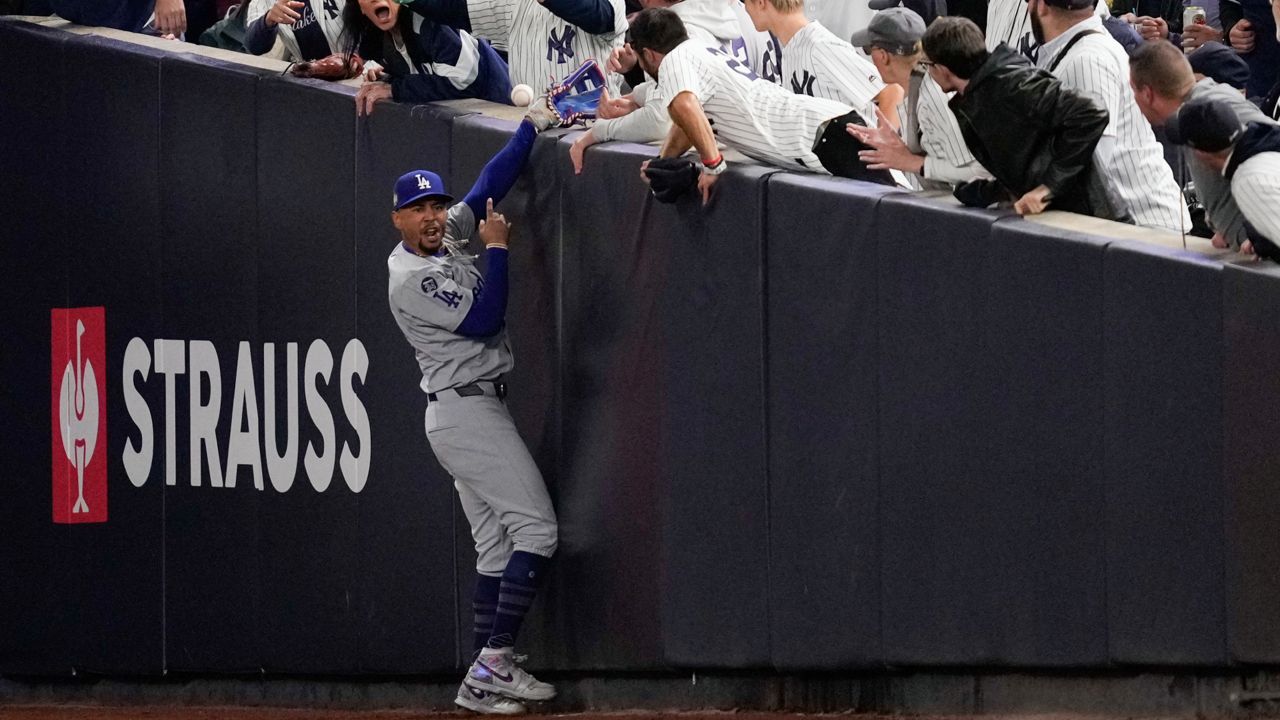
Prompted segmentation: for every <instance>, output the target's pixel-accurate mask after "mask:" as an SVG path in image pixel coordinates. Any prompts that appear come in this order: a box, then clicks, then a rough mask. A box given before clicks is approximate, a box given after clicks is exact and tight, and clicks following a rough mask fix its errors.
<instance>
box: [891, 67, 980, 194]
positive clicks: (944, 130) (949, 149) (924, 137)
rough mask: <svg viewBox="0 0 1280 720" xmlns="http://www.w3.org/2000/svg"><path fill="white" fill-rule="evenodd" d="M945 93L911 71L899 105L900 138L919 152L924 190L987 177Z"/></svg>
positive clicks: (933, 83) (936, 85)
mask: <svg viewBox="0 0 1280 720" xmlns="http://www.w3.org/2000/svg"><path fill="white" fill-rule="evenodd" d="M950 99H951V95H950V94H949V93H945V92H943V91H942V88H941V87H939V86H938V83H936V82H934V80H933V78H932V77H930V76H929V75H928V74H927V73H921V72H919V71H916V72H913V73H912V76H911V92H909V93H908V94H907V97H906V98H904V99H903V102H902V104H901V105H899V112H898V117H900V118H902V135H903V140H905V141H906V143H907V147H909V148H911V151H912V152H914V153H923V154H924V156H925V158H924V172H923V173H921V177H922V178H924V179H925V180H926V181H932V182H926V183H925V187H927V188H939V187H942V186H948V185H954V184H958V183H962V182H968V181H969V180H973V179H976V178H990V177H991V174H990V173H988V172H987V170H986V168H984V167H982V164H981V163H979V162H978V160H977V158H975V157H974V156H973V153H971V152H969V147H968V146H967V145H965V142H964V135H963V134H962V133H961V132H960V123H959V122H957V121H956V116H955V113H953V112H951V108H950V106H948V105H947V102H948V101H949V100H950Z"/></svg>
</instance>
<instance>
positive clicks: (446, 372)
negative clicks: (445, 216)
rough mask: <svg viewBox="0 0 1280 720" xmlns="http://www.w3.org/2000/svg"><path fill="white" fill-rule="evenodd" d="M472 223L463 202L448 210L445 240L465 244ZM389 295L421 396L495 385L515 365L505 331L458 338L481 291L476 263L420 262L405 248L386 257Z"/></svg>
mask: <svg viewBox="0 0 1280 720" xmlns="http://www.w3.org/2000/svg"><path fill="white" fill-rule="evenodd" d="M475 231H476V221H475V216H474V215H473V214H472V212H471V208H470V207H468V206H467V204H466V203H461V202H460V203H458V204H457V205H454V206H453V207H451V208H449V220H448V224H447V227H446V229H445V234H446V236H447V237H448V238H449V239H450V240H451V241H452V240H454V239H457V240H461V241H464V242H465V241H467V240H470V239H471V237H472V236H473V235H474V234H475ZM387 271H388V275H389V277H388V282H387V295H388V299H389V300H390V303H391V312H392V314H393V315H394V316H395V319H396V324H397V325H399V326H400V331H401V332H403V333H404V336H405V339H407V340H408V341H409V344H410V345H412V346H413V351H414V354H415V355H416V356H417V359H418V367H419V368H420V369H421V370H422V391H423V392H427V393H433V392H439V391H440V390H445V389H448V388H454V387H458V386H460V385H467V384H470V383H473V382H475V381H477V380H493V379H496V378H497V377H498V376H500V375H502V374H504V373H506V372H508V371H510V370H511V367H512V365H513V361H512V357H511V347H510V346H509V345H508V343H507V332H506V330H503V331H502V332H500V333H498V334H497V335H494V336H493V337H490V338H469V337H465V336H462V335H459V334H457V333H456V332H455V331H456V330H457V329H458V325H459V324H461V323H462V321H463V319H464V318H466V316H467V312H468V311H469V310H470V309H471V305H472V304H473V303H474V302H475V296H476V291H477V290H478V289H481V288H483V287H484V281H483V279H482V278H481V276H480V271H479V270H477V269H476V267H475V258H460V257H454V256H449V255H442V256H431V257H420V256H419V255H417V254H415V253H413V252H410V251H409V249H408V248H406V247H405V246H404V244H403V243H400V244H397V245H396V247H395V249H394V250H393V251H392V252H391V255H390V256H389V257H388V258H387Z"/></svg>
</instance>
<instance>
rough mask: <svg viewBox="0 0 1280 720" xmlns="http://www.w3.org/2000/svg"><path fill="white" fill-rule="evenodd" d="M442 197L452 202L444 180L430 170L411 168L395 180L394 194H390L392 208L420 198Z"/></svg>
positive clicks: (398, 207)
mask: <svg viewBox="0 0 1280 720" xmlns="http://www.w3.org/2000/svg"><path fill="white" fill-rule="evenodd" d="M436 197H438V198H444V199H445V201H446V202H453V196H452V195H450V194H449V192H448V191H447V190H445V189H444V181H443V180H441V179H440V176H439V175H437V174H435V173H433V172H431V171H430V170H412V171H410V172H407V173H405V174H403V175H401V176H400V179H399V180H396V189H395V194H394V195H392V196H391V205H392V209H394V210H399V209H400V208H402V207H404V206H405V205H409V204H411V203H415V202H417V201H419V200H421V199H422V198H436Z"/></svg>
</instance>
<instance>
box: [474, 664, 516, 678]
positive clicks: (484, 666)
mask: <svg viewBox="0 0 1280 720" xmlns="http://www.w3.org/2000/svg"><path fill="white" fill-rule="evenodd" d="M476 662H477V663H479V664H480V667H482V668H484V669H485V670H488V671H489V672H490V673H492V674H493V676H494V677H496V678H498V679H499V680H501V681H502V682H507V683H509V682H511V679H512V677H513V675H512V673H507V674H506V675H503V674H502V673H500V672H498V671H497V670H494V669H493V668H491V667H489V666H488V665H485V664H484V663H483V662H481V661H479V660H477V661H476Z"/></svg>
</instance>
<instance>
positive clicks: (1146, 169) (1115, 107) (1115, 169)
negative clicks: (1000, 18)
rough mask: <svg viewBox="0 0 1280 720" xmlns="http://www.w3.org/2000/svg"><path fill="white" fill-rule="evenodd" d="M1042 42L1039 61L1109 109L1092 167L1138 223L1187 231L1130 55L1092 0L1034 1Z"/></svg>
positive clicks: (1031, 1) (1036, 27)
mask: <svg viewBox="0 0 1280 720" xmlns="http://www.w3.org/2000/svg"><path fill="white" fill-rule="evenodd" d="M1027 8H1028V11H1029V12H1030V14H1031V28H1032V33H1033V34H1034V35H1035V38H1036V40H1037V42H1039V43H1040V46H1039V52H1038V53H1037V56H1036V58H1037V59H1036V64H1037V66H1039V67H1041V68H1043V69H1045V70H1048V71H1049V72H1050V73H1052V74H1053V75H1054V76H1056V77H1057V78H1058V79H1059V80H1061V81H1062V85H1063V86H1064V87H1066V88H1069V89H1071V90H1075V91H1076V92H1077V93H1079V94H1081V95H1084V96H1086V97H1088V98H1089V99H1090V100H1091V101H1092V102H1093V104H1094V105H1097V106H1098V107H1100V108H1102V109H1103V110H1106V111H1107V114H1108V116H1109V122H1108V123H1107V129H1106V131H1105V132H1104V133H1103V134H1102V138H1101V139H1100V140H1099V141H1098V146H1097V148H1095V150H1094V153H1093V159H1094V166H1095V167H1096V168H1097V170H1098V173H1099V175H1100V176H1101V178H1102V179H1103V181H1104V182H1105V183H1106V185H1107V186H1108V187H1109V188H1110V189H1111V190H1112V191H1113V192H1114V193H1115V194H1116V195H1117V197H1118V200H1119V201H1120V203H1121V205H1122V207H1121V210H1123V211H1125V212H1126V213H1127V214H1128V215H1129V217H1130V218H1132V220H1133V222H1134V223H1135V224H1137V225H1141V226H1143V227H1149V228H1155V229H1161V230H1168V231H1170V232H1176V233H1182V232H1185V231H1186V230H1189V229H1190V228H1191V215H1190V213H1189V212H1188V211H1187V204H1186V201H1185V200H1184V198H1183V196H1182V189H1181V188H1180V187H1179V186H1178V182H1177V180H1175V179H1174V177H1173V170H1172V169H1171V168H1170V167H1169V163H1168V162H1166V161H1165V159H1164V149H1163V148H1162V147H1161V146H1160V143H1159V142H1158V141H1157V140H1156V136H1155V133H1153V132H1152V131H1151V126H1150V125H1149V124H1147V121H1146V120H1145V119H1144V118H1143V117H1142V112H1141V111H1140V110H1139V109H1138V104H1137V102H1136V101H1135V100H1134V98H1133V88H1132V87H1130V86H1129V56H1128V55H1126V54H1125V51H1124V49H1123V48H1121V47H1120V44H1119V43H1117V42H1116V41H1115V40H1113V39H1111V35H1110V34H1108V33H1107V31H1106V30H1105V29H1104V28H1103V27H1102V20H1101V19H1099V18H1098V17H1097V15H1096V14H1094V11H1093V0H1028V2H1027Z"/></svg>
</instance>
